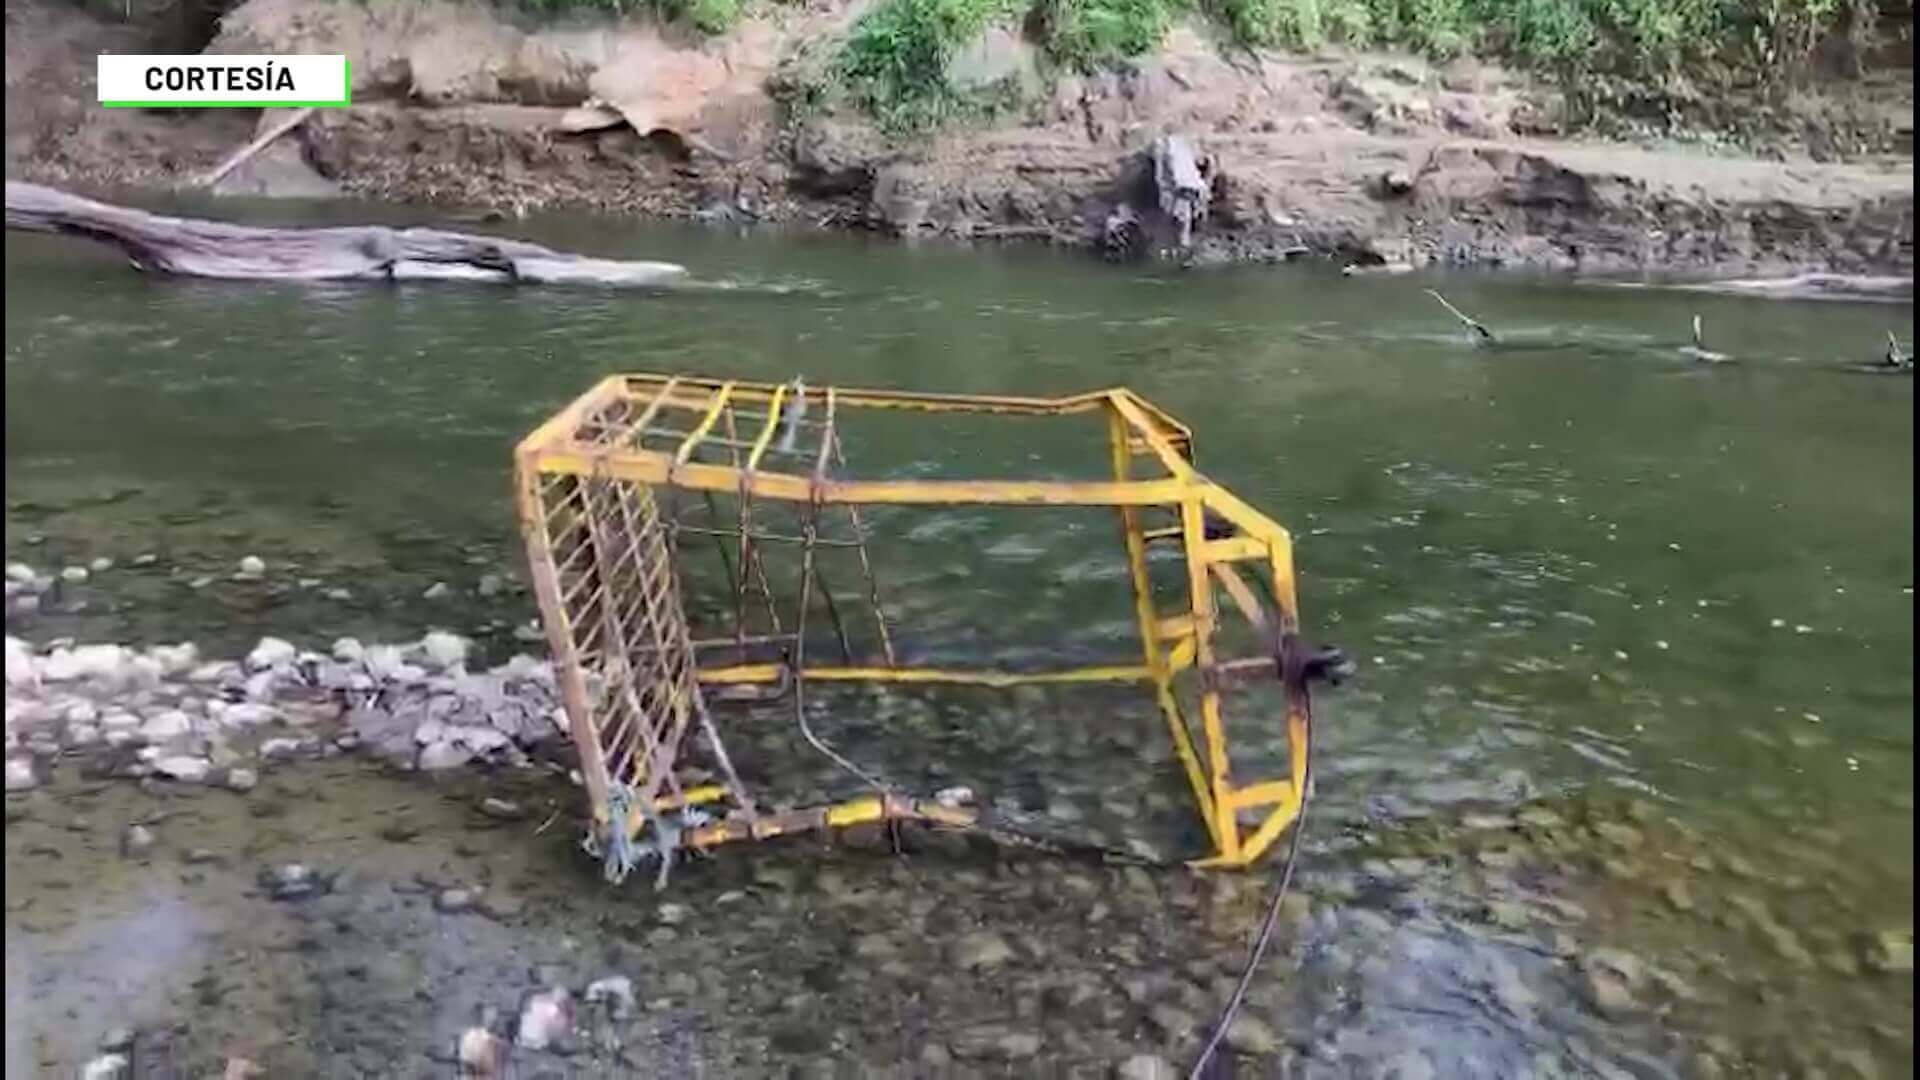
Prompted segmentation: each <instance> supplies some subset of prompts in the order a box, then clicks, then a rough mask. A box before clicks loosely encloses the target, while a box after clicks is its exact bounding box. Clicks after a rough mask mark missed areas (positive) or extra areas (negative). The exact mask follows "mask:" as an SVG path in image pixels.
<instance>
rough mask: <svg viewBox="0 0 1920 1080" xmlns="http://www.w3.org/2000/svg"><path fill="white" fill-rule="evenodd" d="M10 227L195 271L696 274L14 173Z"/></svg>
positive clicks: (507, 276) (597, 277) (643, 281)
mask: <svg viewBox="0 0 1920 1080" xmlns="http://www.w3.org/2000/svg"><path fill="white" fill-rule="evenodd" d="M7 228H9V229H21V230H24V231H27V232H49V233H64V234H66V235H70V236H81V237H86V238H87V239H90V240H98V241H100V242H102V243H106V244H111V245H113V246H115V247H117V248H119V249H120V250H122V251H124V252H126V253H127V256H128V257H129V258H131V259H132V260H133V264H134V266H135V267H136V268H138V269H140V270H151V271H155V272H158V273H163V274H182V275H187V276H190V277H208V278H230V279H242V280H288V281H492V282H522V283H527V284H540V285H622V286H650V285H662V284H667V283H671V282H674V281H677V280H679V279H681V278H684V277H685V276H686V269H685V268H684V267H681V266H678V265H676V264H674V263H665V262H625V261H621V260H615V259H594V258H588V257H586V256H581V255H569V254H567V253H565V252H559V251H553V250H551V249H549V248H544V247H541V246H539V245H538V244H529V243H526V242H524V241H520V240H507V239H502V238H499V237H492V236H474V235H470V234H467V233H456V232H443V231H441V230H438V229H391V228H387V227H385V226H382V225H354V226H345V227H335V228H317V229H272V228H259V227H255V226H251V225H230V224H227V223H225V222H218V221H196V220H194V219H191V218H176V217H163V216H161V215H159V214H149V213H147V212H146V211H144V210H133V209H129V208H126V207H121V206H110V205H108V204H106V203H99V202H94V201H93V200H91V199H83V198H80V197H79V196H76V195H69V194H67V193H65V192H62V191H55V190H54V189H52V188H47V187H41V186H40V185H38V184H27V183H19V182H15V181H11V180H10V181H8V182H7Z"/></svg>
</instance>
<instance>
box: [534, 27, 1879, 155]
mask: <svg viewBox="0 0 1920 1080" xmlns="http://www.w3.org/2000/svg"><path fill="white" fill-rule="evenodd" d="M550 2H551V0H550ZM1196 2H1197V3H1198V5H1199V10H1200V11H1201V12H1202V13H1203V14H1204V15H1205V16H1206V17H1207V18H1208V19H1210V20H1211V21H1212V22H1213V23H1214V24H1215V25H1217V26H1218V27H1219V28H1220V30H1221V32H1222V34H1223V35H1224V36H1225V37H1227V38H1228V39H1230V40H1231V41H1233V42H1235V43H1238V44H1240V45H1244V46H1247V47H1254V48H1263V47H1273V48H1295V49H1314V48H1318V47H1321V46H1324V45H1329V44H1335V45H1341V46H1346V47H1349V48H1356V49H1376V48H1377V49H1399V50H1404V51H1408V52H1412V53H1417V54H1420V55H1424V56H1427V57H1431V58H1434V59H1447V58H1451V57H1455V56H1461V55H1476V56H1484V57H1489V58H1496V59H1500V60H1504V61H1507V62H1510V63H1513V64H1515V65H1517V66H1519V67H1522V68H1527V69H1531V70H1535V71H1540V72H1544V73H1550V74H1554V75H1557V76H1559V77H1561V78H1562V79H1563V80H1565V81H1566V82H1567V84H1568V86H1569V88H1570V89H1571V90H1573V91H1575V93H1576V95H1577V96H1593V95H1596V94H1604V93H1607V92H1608V91H1606V90H1605V89H1604V88H1605V86H1607V85H1609V84H1608V83H1607V82H1606V78H1611V79H1615V80H1629V81H1632V80H1646V81H1649V82H1660V81H1662V80H1666V79H1669V78H1671V77H1673V76H1675V75H1678V74H1681V73H1686V74H1687V75H1689V76H1690V77H1693V78H1694V79H1696V80H1697V81H1702V82H1707V83H1715V82H1717V83H1723V84H1724V83H1738V84H1744V85H1749V86H1777V85H1786V84H1791V83H1793V82H1795V81H1797V80H1798V79H1799V77H1800V76H1801V75H1803V74H1804V73H1805V72H1806V70H1807V69H1808V66H1809V65H1810V64H1811V62H1812V60H1813V58H1814V56H1815V53H1816V50H1817V49H1819V47H1820V46H1821V43H1822V42H1823V41H1824V40H1826V39H1827V38H1828V37H1830V36H1833V35H1835V34H1845V35H1848V36H1851V37H1853V38H1856V39H1858V38H1860V37H1861V36H1862V35H1863V33H1864V32H1866V31H1868V30H1870V28H1871V26H1872V23H1873V21H1874V19H1875V17H1876V15H1877V6H1876V0H881V2H880V4H879V6H877V7H876V8H875V9H874V10H872V11H871V12H869V13H868V14H867V15H866V16H864V17H863V18H862V19H861V20H860V22H859V23H858V24H856V26H855V29H854V32H853V34H852V36H851V37H850V38H849V40H848V41H847V42H846V43H845V45H844V47H843V48H842V50H841V53H840V61H839V63H838V64H837V66H836V69H835V70H836V72H837V76H838V79H839V80H840V81H841V82H842V83H843V84H844V86H845V87H847V88H848V89H851V90H852V91H853V95H854V97H855V99H856V100H858V101H859V102H860V103H861V104H863V105H864V106H866V107H867V108H868V109H869V111H871V112H872V113H873V114H874V115H875V116H877V117H879V118H880V119H881V120H882V121H883V122H885V123H888V124H889V125H890V126H895V127H901V126H906V127H918V126H924V125H926V124H927V123H930V122H934V121H937V120H939V119H941V118H944V117H946V116H950V115H955V114H958V113H961V112H965V111H967V109H966V106H967V102H966V100H965V99H964V96H963V95H958V94H956V93H955V92H954V91H953V90H952V88H951V87H949V86H947V84H946V79H945V69H946V65H947V62H948V60H949V59H950V58H951V57H952V55H953V53H954V51H955V50H957V49H959V48H960V47H962V46H963V45H965V44H966V43H967V42H968V41H970V40H971V39H972V38H973V37H974V36H975V35H977V34H978V33H979V32H980V31H981V29H982V28H983V27H984V26H986V25H987V24H988V23H989V22H990V21H994V20H1011V19H1013V18H1016V17H1020V18H1023V20H1024V26H1025V31H1026V33H1027V35H1028V37H1029V38H1031V39H1032V40H1033V41H1035V42H1037V43H1038V44H1039V46H1040V47H1041V49H1042V50H1043V51H1044V53H1045V54H1046V56H1047V57H1048V58H1049V59H1050V60H1051V61H1052V63H1053V64H1054V65H1055V66H1057V67H1060V68H1066V69H1074V70H1080V71H1091V70H1097V69H1099V68H1102V67H1108V66H1112V65H1114V64H1116V63H1120V62H1124V61H1125V60H1126V59H1128V58H1129V57H1133V56H1138V55H1141V54H1143V53H1147V52H1150V51H1152V50H1153V49H1154V48H1155V47H1157V46H1158V45H1159V43H1160V41H1161V39H1162V38H1163V37H1164V36H1165V34H1166V31H1167V29H1168V27H1170V26H1171V25H1172V23H1173V22H1174V20H1176V19H1177V18H1179V17H1181V16H1182V15H1183V14H1186V13H1187V12H1188V11H1190V10H1192V9H1191V7H1190V5H1192V4H1193V3H1196ZM1602 77H1606V78H1602ZM1596 87H1599V88H1600V89H1595V88H1596Z"/></svg>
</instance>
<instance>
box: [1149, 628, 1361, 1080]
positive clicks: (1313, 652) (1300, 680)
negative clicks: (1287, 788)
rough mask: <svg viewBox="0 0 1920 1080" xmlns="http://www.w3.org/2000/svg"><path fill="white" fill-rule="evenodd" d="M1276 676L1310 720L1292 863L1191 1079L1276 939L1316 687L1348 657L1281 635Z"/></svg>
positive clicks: (1305, 791) (1288, 882)
mask: <svg viewBox="0 0 1920 1080" xmlns="http://www.w3.org/2000/svg"><path fill="white" fill-rule="evenodd" d="M1273 660H1274V673H1275V674H1276V675H1277V676H1278V677H1279V680H1280V684H1281V686H1283V687H1285V688H1286V693H1287V699H1288V702H1289V705H1292V704H1298V705H1299V706H1300V710H1301V716H1302V718H1303V719H1304V720H1305V721H1306V723H1305V730H1306V747H1305V754H1304V756H1305V759H1306V760H1305V767H1304V768H1303V769H1302V770H1301V783H1300V813H1299V815H1298V816H1297V817H1295V818H1294V821H1293V835H1292V836H1291V837H1289V838H1288V840H1287V861H1286V863H1285V865H1284V866H1283V868H1282V869H1281V871H1280V884H1279V886H1278V887H1277V888H1275V889H1274V891H1273V899H1272V901H1270V902H1269V903H1268V905H1267V913H1266V917H1265V918H1264V919H1262V920H1261V923H1260V932H1259V934H1258V935H1257V936H1255V938H1254V941H1253V949H1252V951H1251V952H1249V953H1248V955H1247V963H1246V966H1245V967H1244V968H1242V969H1241V971H1240V980H1239V982H1238V983H1236V984H1235V985H1234V988H1233V996H1231V997H1230V998H1228V999H1227V1006H1226V1008H1225V1009H1222V1010H1221V1012H1220V1019H1219V1021H1218V1022H1217V1023H1215V1024H1214V1026H1213V1031H1212V1033H1211V1034H1210V1035H1209V1036H1208V1038H1207V1043H1206V1045H1205V1046H1204V1047H1202V1048H1201V1050H1200V1056H1199V1057H1198V1058H1196V1059H1195V1060H1194V1063H1193V1069H1192V1070H1191V1071H1190V1072H1188V1073H1187V1080H1202V1078H1204V1077H1207V1076H1209V1075H1211V1074H1210V1073H1209V1071H1208V1066H1210V1065H1212V1064H1213V1062H1214V1055H1215V1054H1216V1053H1217V1052H1218V1051H1219V1049H1220V1044H1221V1042H1223V1041H1224V1040H1225V1039H1226V1037H1227V1031H1228V1030H1229V1029H1230V1028H1232V1027H1233V1021H1234V1018H1235V1017H1237V1016H1238V1015H1239V1014H1240V1006H1241V1004H1242V1003H1244V1002H1245V1001H1246V997H1247V990H1248V989H1249V988H1250V987H1251V986H1252V985H1253V974H1254V972H1255V971H1256V970H1258V969H1259V967H1260V961H1261V960H1262V959H1263V958H1264V957H1265V956H1266V952H1267V946H1268V945H1269V944H1270V943H1271V942H1272V941H1273V931H1274V928H1275V927H1276V926H1278V925H1279V922H1280V908H1281V906H1282V905H1283V904H1284V903H1285V902H1286V899H1287V891H1288V889H1289V888H1291V887H1292V885H1293V870H1294V867H1295V865H1297V864H1298V862H1299V858H1300V837H1301V835H1302V834H1304V833H1305V832H1306V830H1307V806H1308V804H1309V803H1311V802H1312V801H1313V688H1312V684H1313V683H1314V682H1316V681H1321V680H1325V681H1327V682H1329V683H1332V684H1334V685H1336V686H1337V685H1339V683H1340V681H1341V679H1342V677H1343V675H1344V674H1345V672H1346V669H1347V658H1346V654H1345V653H1343V652H1342V651H1341V650H1340V649H1339V648H1338V647H1337V646H1323V647H1321V648H1317V649H1310V648H1308V647H1307V646H1306V645H1305V644H1304V643H1303V642H1302V641H1301V640H1300V636H1299V635H1298V634H1296V633H1294V632H1293V631H1290V630H1283V631H1281V633H1280V635H1279V637H1278V639H1277V640H1276V641H1275V643H1274V657H1273Z"/></svg>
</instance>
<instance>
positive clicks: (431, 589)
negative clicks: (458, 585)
mask: <svg viewBox="0 0 1920 1080" xmlns="http://www.w3.org/2000/svg"><path fill="white" fill-rule="evenodd" d="M452 591H453V590H452V589H449V588H447V583H446V582H444V581H436V582H434V583H433V584H431V585H429V586H427V591H426V592H423V593H421V594H420V599H422V600H439V599H441V598H443V597H445V596H446V595H447V594H448V593H451V592H452Z"/></svg>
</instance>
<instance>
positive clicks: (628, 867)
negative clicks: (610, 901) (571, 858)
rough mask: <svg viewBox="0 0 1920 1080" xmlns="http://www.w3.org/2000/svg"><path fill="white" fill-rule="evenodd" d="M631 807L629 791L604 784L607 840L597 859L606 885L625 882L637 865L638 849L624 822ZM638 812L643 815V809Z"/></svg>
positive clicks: (601, 846) (623, 787)
mask: <svg viewBox="0 0 1920 1080" xmlns="http://www.w3.org/2000/svg"><path fill="white" fill-rule="evenodd" d="M634 804H635V797H634V793H633V789H632V788H630V787H628V786H627V785H625V784H619V783H612V784H608V785H607V837H606V840H605V841H604V842H603V843H602V844H601V845H600V848H601V850H602V851H603V852H604V854H603V855H602V856H601V865H602V872H603V873H605V875H606V878H607V883H608V884H609V885H618V884H620V883H621V882H623V881H625V880H627V875H628V874H630V873H632V872H633V868H634V867H636V866H638V865H640V849H639V848H637V847H636V846H635V845H634V842H633V837H632V836H631V835H629V834H628V832H627V822H628V820H629V819H630V818H631V816H632V814H633V809H634ZM641 812H642V813H643V814H644V813H645V810H644V808H643V809H642V811H641ZM589 850H591V848H589Z"/></svg>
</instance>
